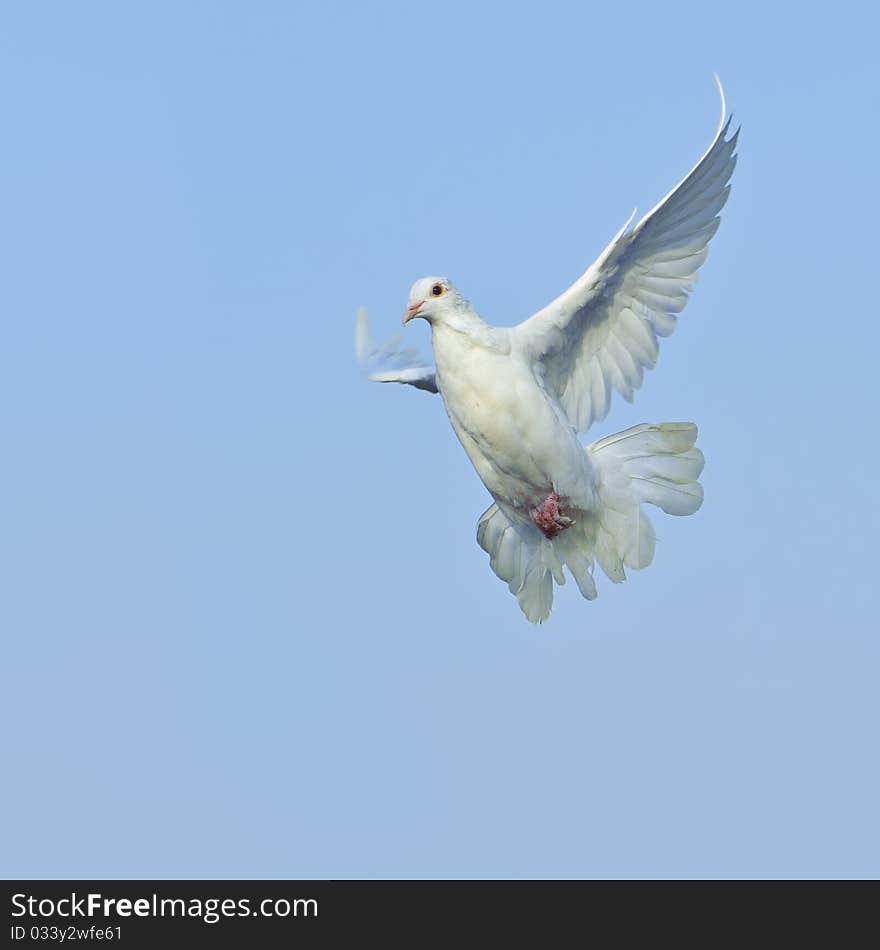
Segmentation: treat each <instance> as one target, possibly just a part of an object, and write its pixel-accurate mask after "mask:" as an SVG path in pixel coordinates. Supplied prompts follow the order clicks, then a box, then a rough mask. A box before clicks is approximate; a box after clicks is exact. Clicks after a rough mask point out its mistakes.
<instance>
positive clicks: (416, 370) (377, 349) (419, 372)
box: [354, 309, 437, 393]
mask: <svg viewBox="0 0 880 950" xmlns="http://www.w3.org/2000/svg"><path fill="white" fill-rule="evenodd" d="M402 338H403V334H398V335H397V336H396V337H394V338H393V339H391V340H388V341H387V342H386V343H383V344H382V346H377V345H376V342H375V340H374V339H373V333H372V330H371V329H370V321H369V320H368V319H367V312H366V310H363V309H361V310H359V311H358V315H357V323H356V325H355V338H354V350H355V355H356V356H357V361H358V363H359V364H360V366H361V369H363V370H364V372H365V373H366V374H367V378H368V379H371V380H372V381H373V382H375V383H406V384H407V385H409V386H415V387H416V389H424V390H426V391H427V392H429V393H436V392H437V380H436V379H435V374H434V367H433V366H429V365H427V364H426V363H425V362H424V360H422V359H421V358H420V357H419V355H418V354H417V353H416V352H415V351H414V350H411V349H409V348H408V347H404V346H403V344H402Z"/></svg>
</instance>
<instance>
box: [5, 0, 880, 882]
mask: <svg viewBox="0 0 880 950" xmlns="http://www.w3.org/2000/svg"><path fill="white" fill-rule="evenodd" d="M784 6H785V7H787V9H784V8H783V5H777V6H776V7H774V5H768V4H760V5H758V4H738V5H736V6H734V7H730V8H727V9H726V12H725V14H724V16H723V18H722V17H720V16H719V14H718V12H717V11H716V10H715V9H714V8H712V7H711V5H706V4H696V3H695V4H683V3H669V4H637V5H635V6H632V5H625V6H623V7H621V6H619V5H618V7H617V8H614V5H612V4H604V5H589V6H588V5H585V4H574V3H571V4H567V3H554V2H545V3H542V4H539V5H510V4H500V3H499V4H476V5H475V4H470V3H444V4H442V5H439V4H437V5H433V4H432V5H413V4H403V3H401V4H393V3H380V4H376V3H362V4H343V3H337V4H330V3H264V2H255V3H247V4H245V3H238V4H235V3H219V2H215V3H209V2H201V3H195V2H193V3H183V4H180V3H149V4H146V3H143V4H141V3H129V4H113V3H84V4H76V5H73V4H62V3H55V4H51V3H50V4H40V5H36V4H26V5H23V4H20V5H17V6H15V7H11V6H7V8H6V10H5V13H4V16H3V28H2V30H0V115H2V121H3V140H4V144H3V148H2V150H0V182H2V185H0V188H2V201H0V207H2V214H0V253H2V260H3V264H4V266H3V274H4V276H3V280H2V282H0V308H2V309H0V312H2V328H3V333H2V342H0V433H2V439H3V461H2V466H0V486H2V492H0V572H2V574H0V576H2V597H0V632H2V646H3V657H2V664H0V721H2V726H0V729H2V739H3V749H4V761H5V768H4V779H3V782H2V787H0V812H2V814H3V816H4V826H5V827H4V831H3V840H4V845H3V848H2V859H0V872H2V873H3V874H4V875H5V876H22V877H24V876H36V877H53V876H62V877H63V876H81V877H88V876H99V877H123V876H125V877H331V876H332V877H359V876H367V877H381V876H394V877H411V876H426V877H445V876H452V877H457V876H465V877H470V876H476V877H485V876H500V877H508V876H514V877H547V876H561V877H568V876H574V877H592V876H626V877H630V876H655V875H656V876H679V875H685V876H707V875H713V876H780V875H785V876H815V875H822V876H865V875H870V876H876V875H877V874H878V873H880V863H878V857H877V855H878V854H880V831H878V820H877V807H876V803H877V800H878V797H880V788H878V786H880V769H878V764H877V755H876V737H877V721H878V713H880V703H878V698H877V685H876V684H877V669H878V660H880V645H878V637H877V629H876V628H877V623H876V619H875V613H876V608H875V598H876V587H877V583H876V576H875V575H876V568H875V555H874V552H875V539H876V537H877V534H878V529H880V524H878V506H877V500H876V486H877V471H878V466H880V450H878V447H877V440H876V436H871V434H870V433H872V432H876V405H877V395H876V392H877V390H876V381H875V378H874V377H875V376H876V370H875V366H874V363H875V356H876V352H877V348H878V344H880V333H878V320H877V317H876V309H877V305H876V302H875V300H874V298H875V293H874V289H873V288H874V275H875V271H876V264H875V261H874V257H875V254H876V220H877V206H876V186H875V181H874V180H875V177H876V169H877V167H878V166H880V155H878V130H877V123H876V115H877V107H878V93H877V82H876V75H875V70H874V66H873V65H872V63H873V62H874V61H875V53H876V50H875V42H874V38H875V37H876V33H877V27H878V24H877V22H876V19H875V17H876V14H874V13H871V12H869V11H868V8H867V6H866V5H864V4H847V3H838V4H835V5H834V6H833V7H829V8H827V9H826V10H824V11H823V12H820V11H819V10H818V9H817V8H812V7H811V8H809V9H805V8H803V7H800V6H799V7H795V6H794V5H784ZM713 70H717V71H718V72H719V74H720V75H721V77H722V79H723V81H724V83H725V87H726V90H727V94H728V102H729V105H730V107H731V109H732V110H733V112H734V114H735V117H736V119H737V120H738V121H740V122H742V123H743V132H742V137H741V143H740V164H739V167H738V168H737V171H736V175H735V177H734V181H733V193H732V197H731V200H730V202H729V204H728V206H727V209H726V211H725V214H724V220H723V224H722V227H721V230H720V232H719V234H718V236H717V238H716V239H715V241H714V242H713V245H712V253H711V254H710V257H709V261H708V263H707V265H706V266H705V267H704V268H703V271H702V274H701V280H700V283H699V285H698V287H697V290H696V293H695V295H694V297H693V299H692V302H691V304H690V306H689V307H688V309H687V311H686V312H685V314H684V315H683V317H682V319H681V321H680V326H679V330H678V332H677V333H676V335H675V336H674V337H672V338H671V339H670V340H668V341H666V342H665V343H664V346H663V350H662V353H661V357H660V361H659V366H658V368H657V370H656V371H655V372H654V373H652V374H650V375H649V376H648V377H647V380H646V383H645V385H644V387H643V389H642V391H641V392H640V393H639V395H638V396H637V398H636V401H635V404H634V405H633V406H629V405H627V404H626V403H624V402H623V401H622V400H618V401H617V402H616V403H615V404H614V407H613V409H612V412H611V414H610V416H609V417H608V418H607V419H606V420H605V421H604V422H603V423H601V424H600V425H598V426H597V427H596V429H595V430H594V431H593V432H591V433H590V435H589V436H588V437H587V438H588V439H589V440H592V439H594V438H598V437H600V436H602V435H605V434H608V433H610V432H614V431H616V430H619V429H623V428H625V427H627V426H629V425H633V424H635V423H637V422H643V421H665V420H694V421H696V422H697V423H698V424H699V426H700V431H701V435H700V445H701V446H702V448H703V450H704V452H705V453H706V456H707V466H706V471H705V474H704V477H703V483H704V485H705V489H706V503H705V505H704V507H703V508H702V510H701V511H700V512H699V514H698V515H696V516H695V517H692V518H685V519H672V518H667V517H664V516H662V515H658V517H657V518H656V519H655V524H656V527H657V533H658V536H659V539H660V540H659V543H658V551H657V557H656V560H655V563H654V564H653V565H652V566H651V567H650V568H649V569H648V570H646V571H644V572H641V573H636V574H634V575H633V576H632V577H631V578H630V580H629V581H628V582H627V583H626V584H624V585H621V586H614V585H612V584H611V583H609V582H607V581H606V580H605V579H604V578H602V579H600V581H599V588H600V594H599V599H598V600H597V601H595V602H594V603H586V602H585V601H583V600H582V599H581V598H580V597H579V596H578V594H577V591H576V589H575V587H574V585H573V584H571V583H570V584H569V585H567V586H566V588H564V589H563V590H562V591H561V592H559V594H558V596H557V602H556V607H555V609H554V613H553V615H552V617H551V619H550V621H549V623H547V624H545V625H544V626H543V627H532V626H530V625H529V624H527V623H526V622H525V621H524V620H523V619H522V617H521V615H520V612H519V610H518V608H517V605H516V601H515V600H514V598H513V597H511V596H510V594H509V593H508V592H507V591H506V588H505V586H504V585H503V584H502V583H501V582H500V581H498V580H497V579H496V578H495V577H494V575H493V574H492V573H491V572H490V570H489V567H488V564H487V562H486V558H485V555H484V554H483V552H482V551H481V550H480V549H479V548H478V547H477V545H476V542H475V538H474V531H475V523H476V519H477V517H478V516H479V514H480V513H481V512H482V511H483V510H484V508H485V507H486V506H487V504H488V501H487V496H486V492H485V489H484V488H483V487H482V485H481V484H480V482H479V480H478V479H477V477H476V475H475V474H474V473H473V471H472V470H471V468H470V465H469V463H468V461H467V459H466V458H465V456H464V454H463V452H462V451H461V449H460V447H459V446H458V444H457V442H456V441H455V439H454V436H453V434H452V432H451V430H450V429H449V427H448V423H447V421H446V419H445V416H444V413H443V409H442V405H441V404H440V402H439V400H438V399H436V398H434V397H430V396H428V395H426V394H423V393H420V392H416V391H411V390H409V389H404V388H401V387H379V386H371V385H368V384H366V383H365V382H364V381H363V380H362V378H361V377H360V376H359V374H358V371H357V369H356V367H355V365H354V360H353V355H352V338H353V321H354V314H355V310H356V308H357V307H358V306H359V305H361V304H363V305H366V306H367V307H368V308H369V311H370V314H371V317H372V319H373V322H374V325H375V327H376V330H377V333H378V334H379V335H386V334H390V333H392V332H396V330H397V328H398V326H399V319H400V313H401V312H402V309H403V307H404V305H405V302H406V293H407V289H408V287H409V285H410V283H411V282H412V281H413V280H414V279H415V278H417V277H419V276H422V275H424V274H432V273H440V274H447V275H449V276H450V277H451V278H452V279H453V280H455V282H456V283H457V285H458V286H459V287H461V288H462V290H463V291H464V292H465V293H466V294H467V296H469V297H470V298H471V300H472V301H473V303H474V304H475V306H476V307H477V309H478V310H479V311H480V312H481V313H482V314H483V315H484V316H485V317H486V318H487V319H489V320H490V321H492V322H496V323H500V324H505V323H506V324H511V323H514V322H517V321H519V320H520V319H522V318H524V317H526V316H528V315H529V314H530V313H531V312H533V311H534V310H535V309H537V308H538V307H540V306H542V305H543V304H544V303H546V302H547V301H548V300H549V299H551V298H552V297H553V296H555V295H556V293H558V292H559V291H560V290H562V289H563V288H564V287H566V286H567V285H568V284H569V283H570V282H571V281H572V280H573V279H574V278H575V277H576V276H578V274H580V272H581V271H582V269H583V268H584V267H585V266H586V265H587V264H588V263H590V262H591V261H592V260H593V258H594V257H595V256H596V254H598V252H599V251H600V250H601V249H602V247H603V246H604V245H605V243H606V241H607V240H608V239H609V238H610V237H611V235H612V234H613V233H614V232H615V231H616V230H617V229H618V227H619V226H620V225H621V224H622V223H623V221H624V220H625V219H626V218H627V216H628V215H629V213H630V211H631V210H632V208H633V206H634V205H638V206H639V207H640V208H641V209H643V210H645V209H647V208H649V207H650V206H652V205H653V204H654V203H655V202H656V200H657V199H658V198H659V197H660V196H661V195H662V194H664V193H665V192H666V191H667V190H668V188H669V187H671V185H672V184H674V183H675V182H676V181H677V180H678V179H679V177H680V176H681V174H682V173H683V172H685V171H686V170H687V169H688V168H689V167H690V165H691V164H692V162H693V161H694V160H695V159H696V158H697V157H698V155H699V154H700V153H701V151H702V149H703V148H704V147H705V145H706V144H707V143H708V141H709V139H710V138H711V135H712V134H713V132H714V129H715V125H716V122H717V108H718V104H717V94H716V91H715V88H714V85H713V83H712V79H711V74H712V71H713ZM407 334H408V336H409V338H410V339H411V340H412V341H413V342H414V343H416V344H417V345H419V346H420V347H422V349H423V350H425V351H427V347H428V345H429V339H428V332H427V327H425V326H424V325H422V324H420V323H418V324H413V325H411V326H410V327H408V329H407Z"/></svg>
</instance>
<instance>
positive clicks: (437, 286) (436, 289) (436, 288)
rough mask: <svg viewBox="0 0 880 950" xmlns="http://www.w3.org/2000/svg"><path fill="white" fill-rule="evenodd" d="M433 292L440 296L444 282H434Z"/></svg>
mask: <svg viewBox="0 0 880 950" xmlns="http://www.w3.org/2000/svg"><path fill="white" fill-rule="evenodd" d="M431 293H432V294H433V295H434V296H435V297H439V296H440V295H441V294H442V293H443V284H434V286H433V287H432V288H431Z"/></svg>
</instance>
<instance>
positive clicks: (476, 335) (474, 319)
mask: <svg viewBox="0 0 880 950" xmlns="http://www.w3.org/2000/svg"><path fill="white" fill-rule="evenodd" d="M431 331H432V334H433V335H443V334H444V333H446V332H452V333H461V334H463V335H464V336H467V337H469V338H470V339H471V340H473V341H474V342H475V343H478V344H482V345H483V346H491V345H493V344H494V342H495V336H496V328H495V327H493V326H490V325H489V324H488V323H486V321H485V320H483V318H482V317H481V316H480V315H479V314H478V313H477V311H476V310H474V309H473V308H472V307H469V306H466V307H456V308H455V309H454V310H447V311H446V312H445V313H444V314H443V318H442V320H434V321H432V324H431Z"/></svg>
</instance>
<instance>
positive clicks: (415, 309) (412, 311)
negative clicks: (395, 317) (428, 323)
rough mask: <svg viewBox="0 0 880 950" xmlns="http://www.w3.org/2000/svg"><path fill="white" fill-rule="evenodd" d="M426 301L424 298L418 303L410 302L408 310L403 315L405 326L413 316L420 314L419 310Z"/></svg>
mask: <svg viewBox="0 0 880 950" xmlns="http://www.w3.org/2000/svg"><path fill="white" fill-rule="evenodd" d="M424 302H425V301H424V300H420V301H419V302H418V303H413V304H410V305H409V306H408V307H407V308H406V312H405V313H404V315H403V325H404V326H406V325H407V324H408V323H409V321H410V320H412V318H413V317H417V316H418V315H419V310H420V309H421V307H422V304H423V303H424Z"/></svg>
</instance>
